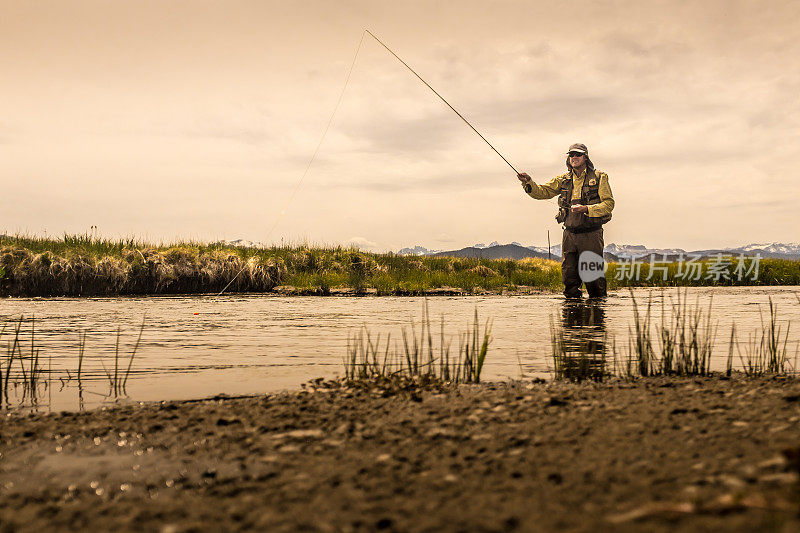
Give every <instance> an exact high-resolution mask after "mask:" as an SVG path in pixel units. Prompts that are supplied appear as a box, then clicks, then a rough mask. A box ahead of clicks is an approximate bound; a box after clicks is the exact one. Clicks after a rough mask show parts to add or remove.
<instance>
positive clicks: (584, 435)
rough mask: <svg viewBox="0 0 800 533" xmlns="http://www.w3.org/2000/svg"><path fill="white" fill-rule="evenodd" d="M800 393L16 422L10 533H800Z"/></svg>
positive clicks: (791, 384)
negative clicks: (90, 532)
mask: <svg viewBox="0 0 800 533" xmlns="http://www.w3.org/2000/svg"><path fill="white" fill-rule="evenodd" d="M799 471H800V381H798V379H797V378H792V377H781V378H760V379H744V378H733V379H725V378H721V377H712V378H702V379H701V378H683V379H678V378H655V379H643V380H639V381H637V382H634V383H628V382H622V381H612V382H609V383H604V384H568V383H560V382H546V383H545V382H527V383H521V382H514V383H498V384H485V385H475V386H461V387H458V388H453V387H449V386H443V385H441V384H438V383H428V384H425V383H419V382H411V381H402V380H394V381H387V382H384V383H375V382H370V383H363V382H361V383H355V384H352V383H351V384H349V385H348V384H346V383H343V382H322V381H317V382H316V383H312V384H311V385H310V386H309V387H308V388H307V390H304V391H300V392H287V393H281V394H277V395H267V396H258V397H248V398H236V399H233V398H214V399H205V400H197V401H189V402H165V403H158V404H140V405H127V406H118V407H114V408H108V409H100V410H95V411H89V412H82V413H72V412H63V413H50V414H25V413H22V412H8V413H4V416H3V417H2V419H0V530H2V531H39V530H42V529H47V530H52V529H54V530H67V529H70V530H74V529H75V528H81V529H85V528H93V529H98V530H110V529H114V530H122V531H131V530H146V531H211V530H220V529H223V530H270V531H297V530H306V531H373V530H379V529H380V530H387V531H425V530H437V531H438V530H442V531H514V530H519V531H531V530H551V531H552V530H563V529H566V530H572V531H596V530H598V529H602V530H611V531H615V530H625V531H627V530H640V531H667V530H669V531H673V530H683V531H696V530H698V529H703V530H712V529H713V530H718V529H725V530H735V531H752V530H755V529H764V530H772V531H790V530H791V531H796V530H797V529H798V527H800V514H798V512H799V511H800V492H799V491H798V472H799Z"/></svg>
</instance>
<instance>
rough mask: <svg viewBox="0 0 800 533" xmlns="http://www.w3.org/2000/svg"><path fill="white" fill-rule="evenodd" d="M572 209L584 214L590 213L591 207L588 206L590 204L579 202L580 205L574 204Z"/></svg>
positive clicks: (574, 211)
mask: <svg viewBox="0 0 800 533" xmlns="http://www.w3.org/2000/svg"><path fill="white" fill-rule="evenodd" d="M571 211H572V212H573V213H584V214H588V213H589V207H588V206H585V205H580V204H578V205H573V206H572V207H571Z"/></svg>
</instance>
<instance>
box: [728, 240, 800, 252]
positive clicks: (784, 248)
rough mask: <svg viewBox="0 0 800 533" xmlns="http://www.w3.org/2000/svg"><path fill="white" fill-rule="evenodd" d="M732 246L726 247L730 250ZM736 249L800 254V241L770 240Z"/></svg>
mask: <svg viewBox="0 0 800 533" xmlns="http://www.w3.org/2000/svg"><path fill="white" fill-rule="evenodd" d="M729 249H730V248H726V250H729ZM734 249H735V250H736V251H741V252H758V251H764V252H767V253H770V254H787V255H800V243H797V242H790V243H785V244H784V243H780V242H770V243H762V244H755V243H754V244H747V245H745V246H740V247H739V248H734Z"/></svg>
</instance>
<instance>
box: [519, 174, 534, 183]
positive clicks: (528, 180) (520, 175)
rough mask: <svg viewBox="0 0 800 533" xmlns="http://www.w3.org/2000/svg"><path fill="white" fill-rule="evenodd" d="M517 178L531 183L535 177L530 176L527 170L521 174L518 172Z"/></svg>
mask: <svg viewBox="0 0 800 533" xmlns="http://www.w3.org/2000/svg"><path fill="white" fill-rule="evenodd" d="M517 179H518V180H519V181H521V182H522V183H523V184H525V183H530V182H531V181H533V179H532V178H531V177H530V176H528V174H527V173H525V172H520V173H519V174H517Z"/></svg>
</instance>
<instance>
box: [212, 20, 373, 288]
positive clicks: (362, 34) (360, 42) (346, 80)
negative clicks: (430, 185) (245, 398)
mask: <svg viewBox="0 0 800 533" xmlns="http://www.w3.org/2000/svg"><path fill="white" fill-rule="evenodd" d="M367 31H369V30H364V32H362V33H361V40H360V41H358V47H357V48H356V54H355V55H354V56H353V62H352V63H351V64H350V70H348V71H347V77H346V78H345V80H344V86H343V87H342V92H341V93H339V99H338V100H336V106H334V108H333V113H331V118H329V119H328V124H327V125H326V126H325V131H323V132H322V137H320V139H319V142H318V143H317V147H316V149H314V154H313V155H312V156H311V160H309V162H308V165H306V169H305V170H304V171H303V175H302V176H300V180H299V181H298V182H297V185H295V187H294V190H293V191H292V194H291V195H290V196H289V199H288V200H286V202H285V203H284V204H283V208H282V209H281V211H280V213H278V218H276V219H275V223H274V224H272V227H271V228H270V230H269V232H267V236H266V237H264V240H265V241H266V240H267V239H269V237H270V235H272V232H273V231H275V228H276V227H277V226H278V223H279V222H280V221H281V219H282V218H283V215H285V214H286V208H288V207H289V204H291V203H292V200H294V197H295V196H297V191H298V190H300V186H301V185H302V184H303V180H305V179H306V175H307V174H308V171H309V169H310V168H311V164H312V163H313V162H314V159H316V158H317V154H318V153H319V149H320V147H321V146H322V142H323V141H324V140H325V136H326V135H327V134H328V130H329V129H330V128H331V124H333V117H335V116H336V111H338V110H339V105H340V104H341V103H342V98H343V97H344V91H345V89H347V84H348V83H350V75H351V74H352V73H353V68H355V66H356V59H357V58H358V52H359V51H361V45H362V44H363V43H364V34H365V33H366V32H367ZM245 268H247V263H245V264H244V266H242V268H241V269H240V270H239V272H237V273H236V275H235V276H233V279H231V280H230V281H229V282H228V284H227V285H225V287H224V288H223V289H222V290H221V291H219V294H217V296H220V295H221V294H222V293H223V292H225V291H226V290H227V289H228V287H230V286H231V284H232V283H233V282H234V281H236V278H238V277H239V274H241V273H242V272H243V271H244V269H245Z"/></svg>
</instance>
